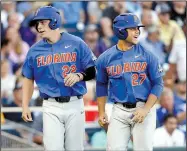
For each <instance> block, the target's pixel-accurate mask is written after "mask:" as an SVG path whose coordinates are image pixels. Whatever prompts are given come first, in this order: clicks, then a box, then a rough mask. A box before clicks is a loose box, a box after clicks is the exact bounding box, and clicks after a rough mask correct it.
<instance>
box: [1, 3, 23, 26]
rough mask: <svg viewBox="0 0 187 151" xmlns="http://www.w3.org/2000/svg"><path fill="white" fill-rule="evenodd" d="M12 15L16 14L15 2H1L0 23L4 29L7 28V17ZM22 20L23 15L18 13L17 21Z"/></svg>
mask: <svg viewBox="0 0 187 151" xmlns="http://www.w3.org/2000/svg"><path fill="white" fill-rule="evenodd" d="M12 13H16V2H3V3H2V10H1V22H2V24H3V27H4V28H5V29H6V28H7V27H8V20H7V18H8V15H9V14H12ZM23 20H24V16H23V14H21V13H18V21H19V22H22V21H23Z"/></svg>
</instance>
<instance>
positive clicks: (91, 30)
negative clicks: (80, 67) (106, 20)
mask: <svg viewBox="0 0 187 151" xmlns="http://www.w3.org/2000/svg"><path fill="white" fill-rule="evenodd" d="M84 40H85V42H86V44H87V45H88V46H89V47H90V48H91V50H92V51H93V53H94V55H95V56H96V57H99V56H100V54H102V53H103V52H104V51H105V50H106V49H107V47H106V45H105V43H104V42H103V40H102V39H100V38H99V32H98V28H97V26H96V25H94V24H90V25H88V26H87V27H86V28H85V33H84Z"/></svg>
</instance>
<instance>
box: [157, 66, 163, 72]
mask: <svg viewBox="0 0 187 151" xmlns="http://www.w3.org/2000/svg"><path fill="white" fill-rule="evenodd" d="M158 71H159V72H160V73H161V72H163V68H162V66H161V65H160V64H159V65H158Z"/></svg>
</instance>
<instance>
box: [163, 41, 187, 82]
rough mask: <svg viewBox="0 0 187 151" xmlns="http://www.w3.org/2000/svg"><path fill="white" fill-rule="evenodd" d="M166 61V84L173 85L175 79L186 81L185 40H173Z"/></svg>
mask: <svg viewBox="0 0 187 151" xmlns="http://www.w3.org/2000/svg"><path fill="white" fill-rule="evenodd" d="M168 61H169V66H170V67H169V71H168V72H167V75H166V78H167V79H166V84H167V85H173V83H174V82H175V80H176V79H179V80H180V81H186V40H181V41H180V40H178V41H175V44H174V45H173V48H172V50H171V53H170V55H169V60H168Z"/></svg>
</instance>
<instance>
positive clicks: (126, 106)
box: [114, 102, 136, 109]
mask: <svg viewBox="0 0 187 151" xmlns="http://www.w3.org/2000/svg"><path fill="white" fill-rule="evenodd" d="M114 103H115V104H117V103H119V104H122V105H123V107H125V108H128V109H130V108H135V107H136V103H127V102H125V103H122V102H114Z"/></svg>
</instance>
